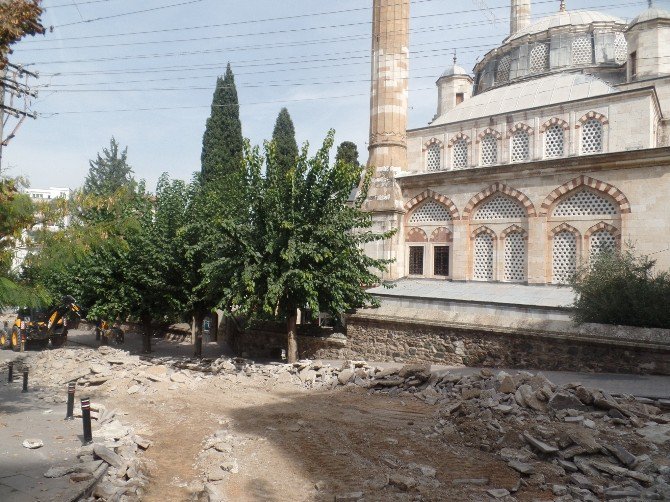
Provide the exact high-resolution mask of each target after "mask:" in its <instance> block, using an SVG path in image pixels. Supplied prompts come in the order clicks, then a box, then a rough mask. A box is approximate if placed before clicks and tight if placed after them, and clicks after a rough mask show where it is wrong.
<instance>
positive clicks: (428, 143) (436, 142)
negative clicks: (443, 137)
mask: <svg viewBox="0 0 670 502" xmlns="http://www.w3.org/2000/svg"><path fill="white" fill-rule="evenodd" d="M434 145H437V146H439V147H440V149H441V150H444V143H442V142H441V141H440V140H439V139H437V138H430V139H429V140H428V141H426V142H425V143H424V144H423V151H424V152H425V151H426V150H428V149H429V148H430V147H431V146H434Z"/></svg>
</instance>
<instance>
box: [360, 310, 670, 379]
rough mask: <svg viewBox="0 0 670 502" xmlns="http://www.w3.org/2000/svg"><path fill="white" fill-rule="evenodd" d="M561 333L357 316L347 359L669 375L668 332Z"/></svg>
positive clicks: (582, 330)
mask: <svg viewBox="0 0 670 502" xmlns="http://www.w3.org/2000/svg"><path fill="white" fill-rule="evenodd" d="M560 324H561V323H558V322H557V323H554V324H553V325H554V327H556V326H558V325H560ZM573 326H574V325H573ZM590 326H593V328H592V330H590V329H589V327H590ZM563 328H565V329H554V330H553V331H544V330H539V329H534V328H533V326H532V325H529V326H528V327H527V328H526V329H523V328H516V329H508V328H506V327H503V326H500V327H495V326H475V325H471V326H466V325H461V326H456V325H450V324H449V323H440V322H434V323H431V322H417V321H415V320H412V319H406V320H403V319H402V318H399V317H395V318H390V317H384V316H381V315H375V314H370V313H362V314H361V313H359V314H356V315H353V316H350V317H349V318H348V320H347V342H348V351H347V354H348V356H349V357H350V358H354V359H366V360H369V361H396V362H431V363H435V364H445V365H454V366H460V365H465V366H484V367H499V368H517V369H534V370H538V369H544V370H557V371H589V372H611V373H640V374H647V373H653V374H660V375H670V333H669V332H668V331H667V330H641V329H639V328H626V332H627V334H624V335H621V328H620V327H611V333H610V335H611V336H607V332H608V331H610V330H609V329H608V328H610V327H603V326H594V325H585V326H581V327H578V328H577V327H575V328H574V329H573V330H570V329H568V328H569V324H568V323H565V324H564V325H563ZM571 331H572V332H571ZM589 331H592V335H591V336H589ZM650 331H651V332H658V333H654V334H657V335H658V336H657V337H650V336H649V332H650ZM640 332H644V333H640ZM638 334H643V335H646V336H637V335H638ZM654 338H655V339H654Z"/></svg>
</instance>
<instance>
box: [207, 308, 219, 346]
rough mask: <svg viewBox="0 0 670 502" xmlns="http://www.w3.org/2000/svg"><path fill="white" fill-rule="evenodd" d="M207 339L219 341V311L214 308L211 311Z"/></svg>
mask: <svg viewBox="0 0 670 502" xmlns="http://www.w3.org/2000/svg"><path fill="white" fill-rule="evenodd" d="M209 339H210V340H213V341H217V342H218V341H219V313H218V312H217V311H216V310H214V311H213V312H212V323H211V324H210V325H209Z"/></svg>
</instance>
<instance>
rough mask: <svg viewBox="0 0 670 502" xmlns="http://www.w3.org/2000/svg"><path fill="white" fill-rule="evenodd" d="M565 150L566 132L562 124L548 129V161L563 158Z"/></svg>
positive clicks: (545, 141)
mask: <svg viewBox="0 0 670 502" xmlns="http://www.w3.org/2000/svg"><path fill="white" fill-rule="evenodd" d="M564 148H565V131H563V127H562V126H561V125H560V124H554V125H553V126H551V127H548V128H547V130H546V131H545V132H544V156H545V157H547V158H548V159H551V158H556V157H562V156H563V152H564Z"/></svg>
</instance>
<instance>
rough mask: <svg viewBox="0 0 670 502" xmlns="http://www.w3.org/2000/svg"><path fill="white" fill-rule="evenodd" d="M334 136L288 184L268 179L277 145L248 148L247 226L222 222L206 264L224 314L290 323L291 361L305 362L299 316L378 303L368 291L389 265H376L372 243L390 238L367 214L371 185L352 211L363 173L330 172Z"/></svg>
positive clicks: (350, 168)
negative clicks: (302, 311) (367, 247)
mask: <svg viewBox="0 0 670 502" xmlns="http://www.w3.org/2000/svg"><path fill="white" fill-rule="evenodd" d="M333 137H334V133H333V132H332V131H331V132H330V133H329V134H328V137H327V138H326V140H325V142H324V144H323V146H322V147H321V149H320V150H319V151H318V153H317V154H316V155H315V156H314V157H312V158H309V157H308V154H307V149H308V145H305V146H304V147H303V148H302V152H301V153H300V155H299V156H298V157H297V158H295V159H294V161H293V164H292V165H291V166H290V167H289V169H288V171H286V176H275V177H272V176H270V175H269V174H268V175H267V176H266V177H263V175H262V172H263V167H265V171H266V173H271V172H272V171H273V170H278V169H281V168H283V167H284V166H280V165H279V162H280V160H279V156H278V155H276V152H275V151H274V150H275V148H276V143H274V142H272V143H269V144H267V143H266V147H265V155H264V156H263V155H261V154H260V152H259V149H258V148H255V149H253V150H252V149H251V148H249V147H247V152H246V157H245V164H246V169H247V193H246V196H245V200H246V201H247V205H246V206H245V207H241V208H240V214H241V215H242V217H243V219H244V221H243V222H235V221H233V220H230V219H227V220H221V221H220V222H218V229H219V233H220V235H221V236H222V238H220V239H219V241H218V243H217V247H216V249H215V250H214V251H215V253H214V254H215V259H214V260H212V261H211V262H209V263H208V264H206V266H205V270H206V275H207V277H208V280H209V281H210V282H211V283H212V284H219V285H222V291H221V292H220V297H219V306H220V307H222V308H223V309H224V310H227V311H232V310H233V308H235V309H236V312H238V313H240V314H243V315H245V316H248V318H250V319H258V318H271V319H280V320H284V321H286V323H287V338H288V357H289V361H295V360H296V359H297V356H298V347H297V335H296V318H297V309H298V308H309V309H311V310H313V311H316V312H319V311H323V312H326V311H327V312H329V313H331V314H332V315H334V316H339V315H341V314H342V313H343V312H344V311H346V310H349V309H352V308H356V307H360V306H362V305H366V304H372V303H374V301H373V298H372V297H371V296H370V295H369V294H368V293H367V292H366V291H365V289H364V287H363V286H364V285H369V284H373V283H378V282H379V281H380V279H379V277H378V275H377V274H376V273H375V271H376V272H381V271H383V270H384V269H385V268H386V265H387V264H388V263H389V262H388V261H386V260H375V259H372V258H370V257H368V256H367V255H366V254H365V253H364V252H363V249H362V246H363V244H364V243H367V242H371V241H376V240H379V239H383V238H388V237H389V236H390V235H391V234H392V232H389V233H384V234H380V233H375V232H372V231H371V230H370V228H371V226H372V222H371V218H370V215H369V214H368V213H365V212H363V211H361V209H360V208H361V205H362V203H363V200H364V199H365V196H366V193H367V187H368V185H369V177H367V178H366V180H365V182H364V183H363V190H361V193H360V195H359V197H358V199H357V200H356V203H355V204H354V205H350V206H348V205H347V204H346V202H347V199H348V197H349V194H350V192H351V189H352V188H353V187H354V186H355V185H356V184H357V183H358V181H359V180H360V177H361V174H362V173H361V168H360V167H356V166H354V165H352V164H347V163H336V164H334V165H329V151H330V149H331V148H332V146H333Z"/></svg>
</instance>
